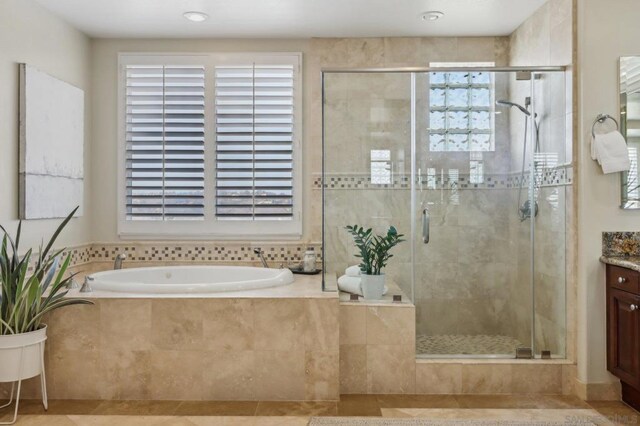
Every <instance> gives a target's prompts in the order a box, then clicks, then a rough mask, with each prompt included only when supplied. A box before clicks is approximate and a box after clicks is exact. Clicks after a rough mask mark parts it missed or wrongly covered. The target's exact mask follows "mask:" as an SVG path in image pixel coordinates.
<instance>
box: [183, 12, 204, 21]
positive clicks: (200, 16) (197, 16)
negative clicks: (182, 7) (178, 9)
mask: <svg viewBox="0 0 640 426" xmlns="http://www.w3.org/2000/svg"><path fill="white" fill-rule="evenodd" d="M182 16H184V17H185V18H187V19H188V20H190V21H191V22H202V21H206V20H207V19H208V18H209V15H207V14H206V13H204V12H194V11H192V12H185V13H183V14H182Z"/></svg>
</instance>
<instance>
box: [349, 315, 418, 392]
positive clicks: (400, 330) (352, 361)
mask: <svg viewBox="0 0 640 426" xmlns="http://www.w3.org/2000/svg"><path fill="white" fill-rule="evenodd" d="M415 386H416V385H415V308H414V307H413V305H410V304H403V305H397V306H366V305H358V304H352V303H347V304H345V303H342V304H340V393H343V394H361V393H366V394H412V393H415Z"/></svg>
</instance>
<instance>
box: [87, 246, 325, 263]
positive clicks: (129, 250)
mask: <svg viewBox="0 0 640 426" xmlns="http://www.w3.org/2000/svg"><path fill="white" fill-rule="evenodd" d="M308 247H313V249H314V251H315V252H316V256H317V258H318V261H322V244H321V243H308V244H302V243H295V244H289V243H283V244H274V243H265V244H260V243H253V244H234V243H211V244H206V243H188V242H185V243H168V242H153V243H141V242H132V243H113V244H111V243H107V244H100V243H97V244H93V245H92V246H91V254H90V259H91V261H94V262H105V261H112V260H113V259H115V257H116V255H118V254H119V253H125V254H126V255H127V260H128V261H131V262H225V263H228V262H241V263H247V262H259V261H260V259H258V257H257V256H256V255H255V254H254V252H253V250H254V249H255V248H260V249H262V250H263V251H264V257H265V259H266V260H267V261H270V262H275V263H276V264H278V266H279V262H286V263H289V262H297V261H299V260H301V259H302V257H303V255H304V252H305V251H306V250H307V248H308Z"/></svg>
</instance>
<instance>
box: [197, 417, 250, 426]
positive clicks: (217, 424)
mask: <svg viewBox="0 0 640 426" xmlns="http://www.w3.org/2000/svg"><path fill="white" fill-rule="evenodd" d="M186 418H187V419H188V420H189V421H190V422H191V423H193V424H194V425H196V426H255V424H256V418H255V417H253V416H252V417H237V416H233V417H228V416H219V417H206V416H200V417H186Z"/></svg>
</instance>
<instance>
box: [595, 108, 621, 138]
mask: <svg viewBox="0 0 640 426" xmlns="http://www.w3.org/2000/svg"><path fill="white" fill-rule="evenodd" d="M607 120H611V121H613V122H614V123H616V130H619V129H620V125H619V124H618V120H616V119H615V118H613V117H612V116H610V115H609V114H598V116H597V117H596V121H594V122H593V126H591V135H592V136H593V137H594V138H595V137H596V125H597V124H603V123H604V122H605V121H607Z"/></svg>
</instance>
